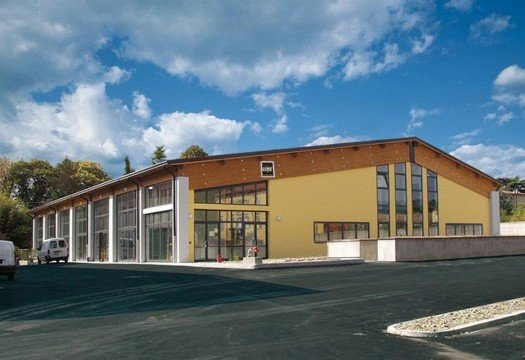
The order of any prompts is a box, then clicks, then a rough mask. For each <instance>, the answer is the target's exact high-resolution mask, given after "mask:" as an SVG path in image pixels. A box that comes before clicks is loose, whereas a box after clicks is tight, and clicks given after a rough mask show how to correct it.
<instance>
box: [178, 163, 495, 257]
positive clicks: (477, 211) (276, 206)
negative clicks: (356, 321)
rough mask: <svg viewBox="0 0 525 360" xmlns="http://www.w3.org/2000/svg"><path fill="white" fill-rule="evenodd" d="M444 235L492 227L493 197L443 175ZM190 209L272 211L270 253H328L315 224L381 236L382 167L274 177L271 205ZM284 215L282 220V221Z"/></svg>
mask: <svg viewBox="0 0 525 360" xmlns="http://www.w3.org/2000/svg"><path fill="white" fill-rule="evenodd" d="M406 165H407V200H408V201H407V205H408V207H407V208H408V209H407V210H408V235H409V236H410V235H412V202H411V200H412V194H411V189H412V186H411V177H410V175H411V167H410V163H407V164H406ZM389 170H390V171H389V172H390V204H391V205H390V214H391V225H390V226H391V236H395V189H394V187H395V180H394V179H395V175H394V165H393V164H390V166H389ZM422 174H423V179H422V180H423V206H424V212H423V215H424V224H423V226H424V234H425V236H428V213H427V212H428V210H427V209H428V204H427V179H426V175H427V171H426V169H424V168H423V173H422ZM438 196H439V235H442V236H444V235H445V226H446V223H482V224H483V233H484V235H486V234H488V233H489V231H490V228H489V199H488V198H487V197H484V196H481V195H479V194H478V193H476V192H474V191H472V190H469V189H467V188H465V187H463V186H461V185H458V184H456V183H454V182H452V181H450V180H447V179H446V178H443V177H441V176H439V174H438ZM193 199H194V194H193V191H192V190H190V192H189V209H190V213H191V214H193V213H194V211H195V209H208V210H237V211H267V212H268V245H269V249H268V250H269V257H271V258H282V257H299V256H324V255H326V244H323V243H321V244H318V243H314V241H313V223H314V221H319V222H367V223H369V229H370V237H371V238H376V237H377V189H376V168H375V167H368V168H363V169H354V170H344V171H339V172H332V173H325V174H316V175H308V176H300V177H294V178H287V179H272V180H269V181H268V203H269V204H268V206H246V205H217V204H194V203H193ZM278 219H279V220H278ZM188 230H189V236H190V244H189V250H190V259H191V260H193V259H194V244H193V241H194V239H193V238H194V222H193V219H190V221H189V229H188Z"/></svg>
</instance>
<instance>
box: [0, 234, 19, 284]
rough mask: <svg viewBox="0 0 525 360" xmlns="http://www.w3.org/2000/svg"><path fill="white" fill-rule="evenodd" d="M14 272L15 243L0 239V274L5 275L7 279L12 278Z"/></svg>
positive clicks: (13, 277)
mask: <svg viewBox="0 0 525 360" xmlns="http://www.w3.org/2000/svg"><path fill="white" fill-rule="evenodd" d="M15 274H16V259H15V245H13V242H11V241H6V240H0V275H7V278H8V279H9V280H14V279H15Z"/></svg>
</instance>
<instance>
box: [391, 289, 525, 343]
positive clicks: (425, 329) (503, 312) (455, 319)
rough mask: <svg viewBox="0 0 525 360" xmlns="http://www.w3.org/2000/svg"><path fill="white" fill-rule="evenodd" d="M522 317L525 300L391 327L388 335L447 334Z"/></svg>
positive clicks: (518, 299) (465, 310) (434, 316)
mask: <svg viewBox="0 0 525 360" xmlns="http://www.w3.org/2000/svg"><path fill="white" fill-rule="evenodd" d="M523 315H525V297H521V298H516V299H512V300H507V301H501V302H497V303H493V304H488V305H482V306H476V307H472V308H468V309H464V310H458V311H452V312H448V313H444V314H439V315H433V316H427V317H424V318H420V319H414V320H410V321H405V322H401V323H397V324H393V325H390V326H389V327H388V329H387V332H388V333H391V334H395V335H401V336H410V337H428V336H437V335H445V334H446V335H449V334H452V333H454V332H456V331H457V332H462V331H468V330H474V329H477V328H479V327H480V326H487V325H489V324H490V323H493V322H496V321H501V320H506V319H507V320H508V319H510V318H514V317H516V316H523ZM509 321H510V320H509Z"/></svg>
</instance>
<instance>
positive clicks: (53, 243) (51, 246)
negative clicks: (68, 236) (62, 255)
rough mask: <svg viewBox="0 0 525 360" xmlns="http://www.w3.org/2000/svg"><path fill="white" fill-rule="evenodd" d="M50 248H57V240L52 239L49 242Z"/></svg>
mask: <svg viewBox="0 0 525 360" xmlns="http://www.w3.org/2000/svg"><path fill="white" fill-rule="evenodd" d="M49 248H50V249H56V248H57V242H56V241H51V242H50V243H49Z"/></svg>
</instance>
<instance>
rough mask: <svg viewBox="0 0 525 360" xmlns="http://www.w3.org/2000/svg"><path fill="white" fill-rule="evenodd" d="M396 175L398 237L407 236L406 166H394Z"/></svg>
mask: <svg viewBox="0 0 525 360" xmlns="http://www.w3.org/2000/svg"><path fill="white" fill-rule="evenodd" d="M394 169H395V174H396V235H397V236H407V235H408V232H407V191H406V188H407V184H406V183H407V181H406V164H405V163H399V164H395V165H394Z"/></svg>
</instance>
